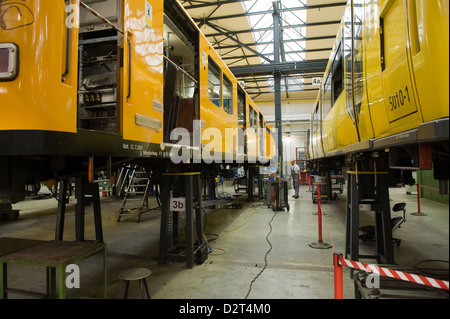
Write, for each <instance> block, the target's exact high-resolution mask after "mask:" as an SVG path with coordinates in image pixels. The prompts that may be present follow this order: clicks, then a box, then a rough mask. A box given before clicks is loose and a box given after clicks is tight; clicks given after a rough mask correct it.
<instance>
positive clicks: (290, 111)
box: [257, 100, 315, 163]
mask: <svg viewBox="0 0 450 319" xmlns="http://www.w3.org/2000/svg"><path fill="white" fill-rule="evenodd" d="M314 103H315V100H297V101H283V102H282V103H281V118H282V121H283V128H282V131H283V153H284V154H283V155H284V156H283V162H288V163H290V162H291V161H292V160H294V159H295V158H296V153H295V149H296V147H305V144H306V136H307V135H306V134H307V130H308V128H309V125H310V124H309V122H310V118H311V113H312V111H313V108H314ZM257 105H258V107H259V109H260V110H261V112H262V114H263V115H264V118H265V119H266V121H267V122H269V124H270V125H272V126H274V127H275V103H274V102H259V103H257Z"/></svg>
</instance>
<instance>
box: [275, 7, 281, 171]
mask: <svg viewBox="0 0 450 319" xmlns="http://www.w3.org/2000/svg"><path fill="white" fill-rule="evenodd" d="M272 6H273V35H274V41H273V42H274V63H275V64H280V40H281V37H280V32H281V30H280V13H279V12H278V10H279V9H280V2H279V1H276V2H273V3H272ZM273 78H274V85H275V127H276V129H277V132H278V166H279V175H278V176H277V177H280V178H281V176H283V132H282V129H283V123H282V118H281V72H280V71H279V70H276V71H275V72H274V74H273Z"/></svg>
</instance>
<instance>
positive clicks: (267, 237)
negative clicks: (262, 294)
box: [245, 212, 276, 299]
mask: <svg viewBox="0 0 450 319" xmlns="http://www.w3.org/2000/svg"><path fill="white" fill-rule="evenodd" d="M275 215H276V212H274V213H273V216H272V219H271V220H270V221H269V227H270V230H269V233H268V234H267V236H266V241H267V242H268V243H269V250H268V251H267V252H266V254H265V256H264V267H263V268H262V269H261V271H260V272H259V274H257V275H256V277H255V278H253V280H252V281H251V283H250V287H249V288H248V292H247V295H246V296H245V299H247V297H248V295H249V294H250V292H251V291H252V286H253V283H254V282H255V281H256V279H258V277H259V276H260V275H261V274H262V273H263V272H264V270H266V267H267V256H268V255H269V254H270V252H271V251H272V243H271V242H270V240H269V236H270V234H271V233H272V221H273V219H274V218H275Z"/></svg>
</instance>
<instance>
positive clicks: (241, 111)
mask: <svg viewBox="0 0 450 319" xmlns="http://www.w3.org/2000/svg"><path fill="white" fill-rule="evenodd" d="M238 123H239V127H242V128H244V125H245V94H244V93H243V92H242V91H241V90H238Z"/></svg>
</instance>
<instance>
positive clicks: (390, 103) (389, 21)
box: [380, 0, 422, 133]
mask: <svg viewBox="0 0 450 319" xmlns="http://www.w3.org/2000/svg"><path fill="white" fill-rule="evenodd" d="M407 2H408V1H407V0H396V1H384V2H382V4H383V5H382V8H381V14H380V42H381V46H380V50H381V52H380V56H381V70H382V73H381V83H382V88H383V95H384V105H385V110H386V113H387V117H388V120H389V125H390V129H391V132H392V133H395V132H400V131H404V130H408V129H411V128H414V127H417V126H418V124H419V123H420V122H422V115H421V113H420V112H419V110H420V108H419V104H418V100H417V94H416V87H415V84H414V80H413V78H412V77H411V75H412V72H411V63H412V61H411V55H410V50H409V48H408V43H409V40H408V23H407V12H408V10H407V9H408V8H407ZM409 2H414V1H409Z"/></svg>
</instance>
